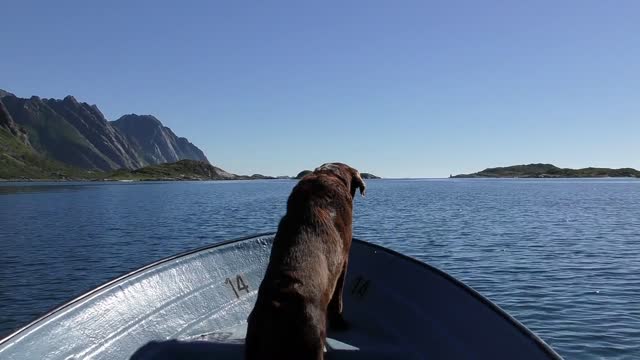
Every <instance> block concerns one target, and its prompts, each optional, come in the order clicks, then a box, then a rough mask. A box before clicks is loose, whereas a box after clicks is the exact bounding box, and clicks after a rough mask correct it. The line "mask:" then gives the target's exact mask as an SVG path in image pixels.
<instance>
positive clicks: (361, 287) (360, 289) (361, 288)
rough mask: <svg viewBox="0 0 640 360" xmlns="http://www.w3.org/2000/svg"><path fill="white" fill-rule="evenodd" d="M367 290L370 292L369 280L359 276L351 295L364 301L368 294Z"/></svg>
mask: <svg viewBox="0 0 640 360" xmlns="http://www.w3.org/2000/svg"><path fill="white" fill-rule="evenodd" d="M367 290H369V280H367V279H365V278H364V277H363V276H358V277H357V278H356V279H355V281H354V282H353V286H352V287H351V295H354V296H357V297H359V298H361V299H362V298H363V297H364V296H365V295H366V294H367Z"/></svg>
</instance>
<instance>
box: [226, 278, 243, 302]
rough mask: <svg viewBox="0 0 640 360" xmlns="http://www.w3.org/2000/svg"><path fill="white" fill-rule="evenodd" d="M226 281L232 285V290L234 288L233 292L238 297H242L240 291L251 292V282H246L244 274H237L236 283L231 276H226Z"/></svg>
mask: <svg viewBox="0 0 640 360" xmlns="http://www.w3.org/2000/svg"><path fill="white" fill-rule="evenodd" d="M224 283H225V284H229V286H231V290H233V293H234V294H235V295H236V299H240V292H241V291H243V290H244V291H246V292H247V294H248V293H249V284H248V282H245V280H244V279H243V278H242V275H236V281H235V284H234V282H233V280H231V279H230V278H226V279H225V281H224Z"/></svg>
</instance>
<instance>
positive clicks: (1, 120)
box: [0, 99, 86, 179]
mask: <svg viewBox="0 0 640 360" xmlns="http://www.w3.org/2000/svg"><path fill="white" fill-rule="evenodd" d="M85 175H86V174H84V173H82V172H81V171H78V170H77V169H71V168H69V167H67V166H65V165H64V164H61V163H59V162H56V161H54V160H51V159H47V158H46V157H44V156H42V155H40V154H39V153H38V152H37V151H35V149H34V148H33V147H32V146H31V144H30V142H29V139H28V138H27V133H26V130H25V129H24V128H23V127H21V126H19V125H18V124H16V123H15V121H13V118H12V117H11V115H10V114H9V111H8V110H7V108H6V107H5V105H4V103H3V102H2V100H1V99H0V179H20V178H40V179H66V178H69V177H78V176H85Z"/></svg>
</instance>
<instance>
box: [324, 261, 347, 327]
mask: <svg viewBox="0 0 640 360" xmlns="http://www.w3.org/2000/svg"><path fill="white" fill-rule="evenodd" d="M348 263H349V260H348V259H345V260H344V265H343V266H342V271H341V272H340V276H338V281H336V287H335V289H334V290H333V296H332V297H331V301H330V302H329V306H328V308H327V318H328V320H329V327H330V328H331V329H333V330H347V329H348V328H349V324H348V323H347V321H346V320H345V319H344V316H343V314H342V306H343V304H342V290H343V288H344V278H345V276H346V275H347V264H348Z"/></svg>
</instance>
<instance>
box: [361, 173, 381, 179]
mask: <svg viewBox="0 0 640 360" xmlns="http://www.w3.org/2000/svg"><path fill="white" fill-rule="evenodd" d="M360 176H362V178H363V179H365V180H371V179H382V178H381V177H380V176H375V175H373V174H370V173H360Z"/></svg>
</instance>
